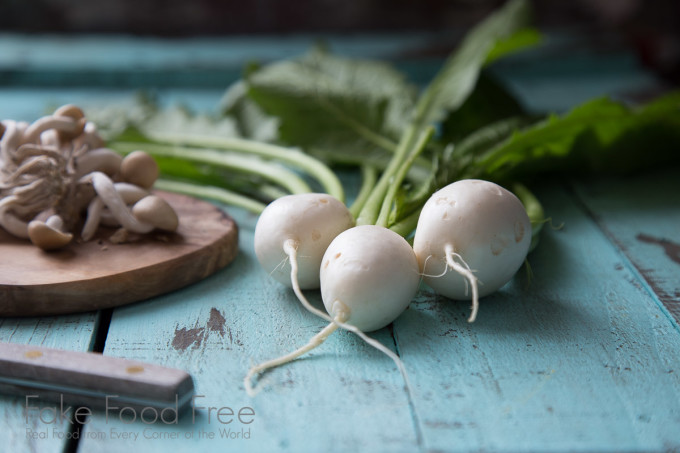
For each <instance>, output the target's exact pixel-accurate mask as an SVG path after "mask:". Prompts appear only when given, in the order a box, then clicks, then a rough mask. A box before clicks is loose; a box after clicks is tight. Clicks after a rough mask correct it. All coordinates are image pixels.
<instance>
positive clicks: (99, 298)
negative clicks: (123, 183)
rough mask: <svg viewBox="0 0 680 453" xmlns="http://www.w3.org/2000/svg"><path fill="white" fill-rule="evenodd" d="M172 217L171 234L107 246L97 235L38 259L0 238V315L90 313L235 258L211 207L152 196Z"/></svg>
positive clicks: (226, 228)
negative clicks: (167, 205) (176, 225)
mask: <svg viewBox="0 0 680 453" xmlns="http://www.w3.org/2000/svg"><path fill="white" fill-rule="evenodd" d="M159 194H160V195H162V196H163V197H164V198H166V200H167V201H168V202H169V203H170V205H171V206H173V208H174V209H175V210H176V212H177V214H178V216H179V218H180V226H179V228H178V230H177V232H175V233H172V234H170V233H164V232H158V233H156V232H152V233H150V234H148V235H137V236H134V235H133V237H131V239H130V241H129V242H126V243H122V244H114V243H112V242H110V241H109V240H108V237H109V236H110V235H111V234H112V233H113V230H110V229H105V228H100V229H99V231H98V234H97V236H95V238H93V239H92V240H91V241H88V242H84V243H83V242H75V243H72V244H69V245H68V246H67V247H66V248H65V249H63V250H59V251H56V252H49V253H45V252H43V251H42V250H40V249H38V248H37V247H35V246H33V245H32V244H31V243H30V242H27V241H23V240H20V239H16V238H13V237H11V236H9V235H8V234H7V233H5V232H4V231H3V232H0V254H1V255H2V257H3V259H2V261H0V315H1V316H35V315H45V314H50V315H51V314H60V313H73V312H79V311H91V310H98V309H102V308H108V307H113V306H118V305H123V304H127V303H131V302H137V301H140V300H144V299H147V298H150V297H153V296H156V295H158V294H163V293H166V292H169V291H173V290H175V289H178V288H181V287H183V286H186V285H189V284H191V283H194V282H196V281H197V280H200V279H203V278H205V277H207V276H208V275H210V274H212V273H213V272H215V271H217V270H218V269H221V268H223V267H224V266H226V265H227V264H228V263H230V262H231V261H232V260H233V259H234V257H235V256H236V254H237V253H238V247H237V241H238V228H237V226H236V224H235V223H234V221H233V220H232V219H231V218H230V217H229V216H227V215H226V214H224V213H223V212H222V211H221V210H219V209H217V208H216V207H215V206H213V205H211V204H209V203H207V202H205V201H199V200H196V199H194V198H191V197H187V196H183V195H177V194H168V193H162V192H159Z"/></svg>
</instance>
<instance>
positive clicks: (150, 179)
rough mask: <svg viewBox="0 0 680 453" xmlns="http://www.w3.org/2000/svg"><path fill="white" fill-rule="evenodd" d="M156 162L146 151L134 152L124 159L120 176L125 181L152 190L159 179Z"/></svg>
mask: <svg viewBox="0 0 680 453" xmlns="http://www.w3.org/2000/svg"><path fill="white" fill-rule="evenodd" d="M158 173H159V169H158V164H157V163H156V160H155V159H154V158H153V157H152V156H151V155H150V154H149V153H146V152H144V151H133V152H131V153H130V154H128V155H127V156H125V157H124V158H123V161H122V162H121V164H120V175H121V177H122V178H123V181H125V182H129V183H130V184H135V185H137V186H140V187H143V188H145V189H149V188H151V186H153V184H154V183H155V182H156V179H158Z"/></svg>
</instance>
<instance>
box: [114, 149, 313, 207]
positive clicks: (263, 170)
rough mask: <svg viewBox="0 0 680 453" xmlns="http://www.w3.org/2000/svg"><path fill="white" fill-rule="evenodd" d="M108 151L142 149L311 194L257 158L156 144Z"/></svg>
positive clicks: (291, 176)
mask: <svg viewBox="0 0 680 453" xmlns="http://www.w3.org/2000/svg"><path fill="white" fill-rule="evenodd" d="M109 147H110V148H112V149H114V150H116V151H118V152H121V153H124V154H126V153H129V152H132V151H134V150H136V149H143V150H145V151H146V152H148V153H149V154H151V155H152V156H162V157H177V158H182V159H186V160H189V161H193V162H200V163H204V164H209V165H215V166H219V167H223V168H228V169H230V170H233V171H237V172H240V173H250V174H255V175H258V176H260V177H262V178H264V179H267V180H269V181H272V182H274V183H276V184H278V185H280V186H281V187H284V188H285V189H286V190H288V191H289V192H290V193H293V194H296V193H308V192H311V191H312V189H311V188H310V187H309V185H308V184H307V183H306V182H305V181H304V180H302V178H300V177H299V176H298V175H297V174H295V173H293V172H292V171H290V170H288V169H286V168H284V167H282V166H281V165H276V164H273V163H269V162H266V161H264V160H262V159H260V158H258V157H254V156H253V157H250V156H243V155H239V154H237V153H228V152H225V151H216V150H212V149H205V148H190V147H185V146H173V145H160V144H154V143H136V142H111V143H109Z"/></svg>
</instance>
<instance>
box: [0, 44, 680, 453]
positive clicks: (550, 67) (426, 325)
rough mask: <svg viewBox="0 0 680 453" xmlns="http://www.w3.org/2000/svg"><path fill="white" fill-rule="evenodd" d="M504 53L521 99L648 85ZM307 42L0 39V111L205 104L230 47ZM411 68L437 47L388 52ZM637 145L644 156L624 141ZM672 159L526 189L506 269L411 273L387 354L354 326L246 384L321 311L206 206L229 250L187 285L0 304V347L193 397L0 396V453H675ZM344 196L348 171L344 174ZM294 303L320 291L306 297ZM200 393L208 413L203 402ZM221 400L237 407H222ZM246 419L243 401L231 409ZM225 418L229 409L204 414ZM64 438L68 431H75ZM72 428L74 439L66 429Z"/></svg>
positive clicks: (274, 47) (626, 69)
mask: <svg viewBox="0 0 680 453" xmlns="http://www.w3.org/2000/svg"><path fill="white" fill-rule="evenodd" d="M440 38H441V37H440V36H431V35H427V34H422V35H418V34H414V35H408V36H381V37H375V36H357V37H352V38H340V37H329V41H330V42H331V44H332V45H333V46H334V47H335V48H336V49H337V51H338V52H339V53H344V54H351V55H362V56H369V57H373V56H379V57H394V58H397V59H399V57H400V56H404V55H407V54H409V55H417V54H418V50H419V49H423V48H426V47H427V46H428V45H429V44H431V43H433V42H435V41H436V40H438V39H440ZM559 39H560V38H556V41H557V43H558V45H557V46H556V48H557V49H558V51H557V52H555V47H553V49H552V51H551V52H550V53H544V54H541V53H539V54H533V55H532V56H527V57H520V58H519V59H514V60H511V61H509V62H504V63H502V64H499V65H498V66H497V67H496V69H495V70H496V72H497V74H498V75H500V76H501V77H502V78H503V79H504V80H505V81H506V82H507V83H508V84H509V86H510V87H512V89H513V90H515V91H516V93H518V94H519V95H520V96H521V97H522V99H523V100H524V101H525V103H526V104H527V105H529V106H530V107H531V108H534V109H537V110H545V109H555V110H562V109H564V108H567V107H569V106H571V105H574V104H575V103H577V102H580V101H583V100H585V99H588V98H590V97H593V96H597V95H601V94H614V95H621V96H635V95H638V94H640V93H645V92H649V91H653V90H655V89H656V88H657V87H658V81H657V80H655V79H654V77H652V76H651V75H649V74H648V73H646V72H645V71H643V70H641V69H640V68H639V67H638V66H637V64H636V62H635V59H634V58H633V57H632V56H631V55H629V54H628V53H626V52H608V53H602V52H599V51H595V50H593V49H591V48H589V47H587V46H571V47H569V51H568V52H567V51H566V50H564V49H565V48H566V47H564V48H562V51H561V52H560V51H559V49H560V46H559ZM310 43H311V39H310V37H291V38H286V39H278V38H277V39H273V38H257V39H255V38H249V39H245V38H243V39H240V38H239V39H237V38H231V39H212V40H182V41H162V40H153V39H132V38H120V37H118V38H117V37H110V38H91V39H88V38H87V37H80V38H77V39H76V38H63V37H21V36H13V35H4V36H0V117H1V118H13V119H24V120H32V119H35V118H37V117H38V116H40V115H41V114H42V113H43V112H44V111H45V110H46V109H47V108H49V107H53V106H55V105H58V104H63V103H66V102H73V103H79V104H82V105H84V106H85V107H87V105H94V104H100V103H102V102H118V101H120V100H121V99H125V98H131V97H133V96H134V94H135V93H136V91H137V90H138V89H140V88H149V87H153V88H154V90H155V92H156V93H157V95H158V97H159V99H160V100H161V101H162V102H163V103H166V104H172V103H174V102H182V103H184V104H187V105H189V106H191V107H192V108H194V109H197V110H203V111H207V110H210V109H214V108H215V107H216V105H217V103H218V101H219V98H220V96H221V94H222V92H223V89H224V87H226V86H227V84H228V83H230V82H231V81H233V80H234V79H235V78H236V77H238V74H239V70H240V67H241V65H242V64H243V63H244V61H246V60H249V59H261V60H268V59H272V58H281V57H286V56H291V55H295V54H298V53H301V52H303V51H304V50H306V49H307V48H308V46H309V45H310ZM400 62H401V64H403V65H404V67H406V68H407V69H408V70H410V71H411V73H412V74H414V76H415V77H416V79H417V78H418V77H426V76H427V75H428V74H430V73H431V71H432V70H433V68H434V67H435V64H436V60H430V59H427V58H415V57H413V58H410V59H406V58H401V60H400ZM641 151H642V152H644V150H641ZM678 176H680V171H678V169H659V170H657V171H654V172H650V173H646V174H643V175H639V176H636V177H635V178H627V179H625V180H621V179H601V180H597V181H578V180H575V179H574V180H564V181H554V182H552V183H549V184H548V183H546V184H544V185H542V186H539V187H537V188H536V192H537V194H538V195H539V197H540V198H541V200H542V201H543V203H544V205H545V209H546V212H547V213H548V215H549V216H550V217H551V218H552V224H553V225H554V226H557V225H561V226H562V227H561V228H556V227H554V228H553V227H546V228H545V229H544V232H543V234H542V238H541V244H540V246H539V248H538V249H537V250H536V251H535V252H534V253H532V254H531V255H530V256H529V262H530V264H531V268H532V270H533V278H532V279H531V282H528V281H527V278H526V276H525V274H523V273H520V274H519V275H518V276H517V277H516V278H515V279H514V280H513V281H512V282H511V283H510V284H508V285H507V286H506V287H504V288H503V289H502V290H501V291H499V292H498V293H496V294H494V295H492V296H489V297H487V298H485V299H484V300H483V301H482V304H481V310H480V315H479V317H478V319H477V321H476V322H475V323H474V324H468V323H467V322H466V319H467V315H468V304H467V303H455V302H451V301H447V300H445V299H443V298H442V297H439V296H437V295H435V294H433V293H432V292H431V291H430V290H428V289H427V288H423V289H422V291H421V292H420V293H419V295H418V296H417V298H416V299H415V300H414V301H413V303H412V304H411V306H410V307H409V309H408V310H407V311H406V312H405V313H404V314H403V315H402V316H401V317H399V318H398V319H397V320H396V322H395V323H394V324H393V325H391V326H389V327H388V328H385V329H383V330H381V331H378V332H376V333H374V334H373V336H374V337H375V338H376V339H378V340H379V341H381V342H382V343H383V344H385V345H387V346H388V347H390V348H392V349H393V350H394V351H396V352H397V353H398V354H399V355H400V357H401V358H402V360H403V361H404V364H405V366H406V369H407V370H408V373H409V377H410V386H408V387H406V386H405V382H404V381H403V379H402V376H401V375H400V373H399V372H398V370H397V369H396V367H395V366H394V364H393V362H392V361H391V360H390V359H389V358H387V357H385V356H384V355H383V354H381V353H379V352H377V351H375V350H374V349H372V348H371V347H369V346H367V345H366V344H364V342H362V341H361V340H359V339H358V338H357V337H355V336H354V335H352V334H349V333H347V332H341V333H336V334H335V335H333V336H332V337H331V338H330V339H329V340H328V341H327V342H326V343H325V344H324V345H323V346H322V347H321V348H318V349H317V350H315V351H314V352H313V353H311V354H308V355H307V356H306V357H304V358H302V359H300V360H297V361H295V362H294V363H292V364H289V365H287V366H285V367H282V368H278V369H275V370H273V371H271V372H269V373H267V374H266V375H264V377H263V378H262V382H263V384H264V390H263V391H262V392H260V393H259V394H258V395H257V396H256V397H255V398H250V397H248V396H247V395H246V393H245V391H244V388H243V377H244V375H245V373H246V371H247V370H248V368H249V366H251V365H253V364H255V363H259V362H260V361H262V360H265V359H269V358H272V357H274V356H277V355H280V354H283V353H286V352H289V351H290V350H291V349H292V348H294V347H297V346H300V345H302V344H304V343H305V342H306V341H307V340H308V339H309V337H311V336H312V335H313V334H315V333H316V332H318V331H319V330H320V329H321V327H322V326H323V324H324V323H323V322H322V321H320V320H319V319H317V318H315V317H314V316H313V315H311V314H309V313H308V312H306V311H305V310H304V309H301V308H300V304H299V303H298V302H297V301H296V299H295V297H294V295H293V294H292V292H291V291H290V290H287V289H285V288H284V287H283V286H281V285H280V284H278V283H276V282H275V281H273V280H272V279H270V278H268V276H267V275H266V274H265V273H264V271H262V270H261V269H260V268H259V266H258V264H257V262H256V259H255V257H254V253H253V244H252V242H253V230H254V225H255V222H256V220H257V219H256V217H255V216H253V215H251V214H248V213H246V212H243V211H239V210H237V209H233V208H229V207H224V209H225V210H226V211H227V212H228V213H229V214H231V215H232V216H233V217H234V218H235V219H236V220H237V222H238V224H239V227H240V242H239V247H240V253H239V255H238V257H237V259H236V260H235V261H234V262H233V263H232V264H230V265H229V266H228V267H227V268H225V269H224V270H222V271H220V272H218V273H217V274H215V275H213V276H211V277H209V278H207V279H205V280H204V281H202V282H200V283H198V284H195V285H193V286H190V287H187V288H185V289H182V290H179V291H176V292H173V293H171V294H168V295H165V296H162V297H158V298H155V299H152V300H147V301H143V302H140V303H136V304H133V305H129V306H125V307H121V308H117V309H114V310H110V311H103V312H92V313H84V314H74V315H68V316H57V317H42V318H5V319H0V341H5V342H14V343H24V344H34V345H45V346H51V347H58V348H64V349H70V350H79V351H88V350H97V351H103V353H104V354H105V355H110V356H118V357H127V358H132V359H140V360H143V361H147V362H152V363H156V364H161V365H166V366H171V367H178V368H182V369H184V370H186V371H188V372H189V373H191V374H192V376H193V377H194V380H195V384H196V393H197V395H198V398H197V399H196V406H198V407H200V408H198V409H197V410H196V411H195V417H194V416H192V414H189V415H188V416H184V417H182V418H181V419H180V420H179V422H178V423H177V424H165V423H160V422H157V423H146V422H144V421H143V420H139V419H137V420H135V421H131V420H129V419H123V420H121V419H119V418H117V417H116V416H115V415H109V416H108V417H107V414H105V413H96V414H95V415H94V416H92V417H90V418H88V419H87V420H86V423H85V424H84V425H82V427H80V429H79V428H78V427H76V426H75V425H73V424H72V423H71V420H70V419H68V418H67V419H66V420H64V421H59V420H57V421H56V422H54V419H50V417H47V419H45V418H43V419H42V420H41V419H40V417H39V416H37V415H36V414H35V413H31V414H29V415H28V416H26V414H25V413H24V406H25V401H24V400H23V399H22V398H14V397H6V396H2V397H0V450H2V451H8V452H9V451H11V452H29V451H30V452H40V453H43V452H52V451H79V452H97V451H101V452H130V451H145V452H153V451H239V452H240V451H252V452H276V451H283V452H317V451H337V452H344V451H366V452H402V451H403V452H426V451H428V452H465V451H499V452H517V451H555V452H566V451H588V452H592V451H617V452H620V451H645V452H652V451H658V452H662V451H678V450H680V325H679V322H680V177H678ZM349 189H350V190H351V187H349ZM310 298H311V299H312V301H313V302H314V303H317V304H319V303H320V297H319V296H318V294H315V293H310ZM211 408H214V409H211ZM220 408H231V410H233V412H234V413H237V412H238V411H239V410H241V409H242V408H246V409H243V412H242V415H243V417H242V418H241V419H240V420H239V419H238V417H236V416H234V417H225V416H224V414H228V413H229V412H228V410H226V409H223V410H222V412H221V414H222V416H218V410H219V409H220ZM249 408H252V414H254V415H248V414H250V413H251V409H249ZM229 419H231V420H232V422H231V423H229V424H226V423H224V422H225V421H227V420H229ZM76 434H77V435H76ZM74 437H78V438H77V439H74Z"/></svg>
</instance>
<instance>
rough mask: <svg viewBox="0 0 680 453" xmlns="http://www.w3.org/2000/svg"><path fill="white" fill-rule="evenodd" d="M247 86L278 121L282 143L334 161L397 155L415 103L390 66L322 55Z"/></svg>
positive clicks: (275, 67)
mask: <svg viewBox="0 0 680 453" xmlns="http://www.w3.org/2000/svg"><path fill="white" fill-rule="evenodd" d="M247 83H248V86H249V95H250V97H251V98H252V99H254V100H255V101H256V102H257V103H258V104H259V105H260V107H262V108H263V110H264V111H265V112H267V113H268V114H270V115H274V116H276V117H278V118H279V120H280V129H279V134H280V138H281V139H282V140H283V141H285V142H287V143H289V144H292V145H295V146H301V147H303V148H305V149H307V150H313V149H322V150H324V151H325V152H326V153H327V156H328V157H331V158H332V156H333V154H337V155H339V156H341V157H342V156H343V155H345V154H347V153H352V154H359V155H364V156H365V155H367V154H370V153H377V154H382V155H384V154H385V153H386V152H392V151H393V150H394V149H395V148H396V142H397V141H398V139H399V136H400V133H401V131H402V130H403V128H404V126H405V124H407V121H408V118H409V112H410V110H411V108H412V106H413V102H414V98H415V89H414V88H413V87H412V86H410V85H408V84H407V82H406V81H405V79H404V76H403V75H402V74H401V73H400V72H398V71H397V70H395V69H394V68H392V67H391V66H390V65H388V64H386V63H382V62H376V61H368V60H356V59H348V58H341V57H337V56H333V55H330V54H327V53H324V52H322V51H319V50H315V51H312V52H311V53H309V54H307V55H305V56H303V57H302V58H299V59H296V60H290V61H282V62H279V63H275V64H272V65H269V66H265V67H263V68H262V69H260V70H259V71H255V72H254V73H253V74H251V75H250V76H249V77H248V79H247Z"/></svg>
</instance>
